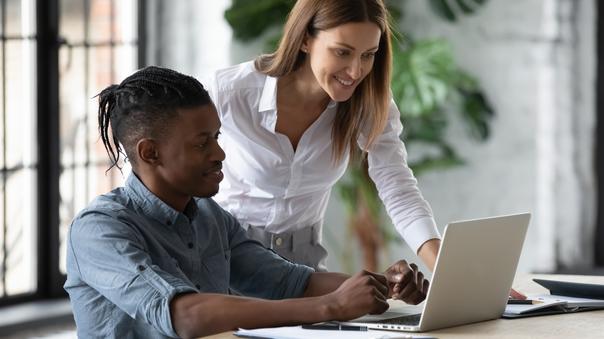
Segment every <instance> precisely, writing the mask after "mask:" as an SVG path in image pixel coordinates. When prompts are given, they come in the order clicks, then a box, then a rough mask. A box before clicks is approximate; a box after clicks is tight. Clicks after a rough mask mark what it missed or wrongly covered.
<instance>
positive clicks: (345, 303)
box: [170, 271, 388, 338]
mask: <svg viewBox="0 0 604 339" xmlns="http://www.w3.org/2000/svg"><path fill="white" fill-rule="evenodd" d="M304 295H305V296H308V297H305V298H297V299H284V300H264V299H256V298H246V297H239V296H229V295H220V294H208V293H188V294H181V295H178V296H176V297H174V298H173V299H172V301H171V302H170V313H171V318H172V324H173V327H174V330H175V331H176V333H178V335H179V336H181V337H183V338H190V337H197V336H205V335H210V334H214V333H220V332H224V331H228V330H234V329H236V328H256V327H272V326H287V325H296V324H305V323H314V322H320V321H328V320H348V319H353V318H356V317H359V316H362V315H364V314H367V313H372V314H379V313H383V312H384V311H386V310H387V309H388V303H387V302H386V298H387V295H388V286H387V283H386V279H385V277H384V276H382V275H380V274H375V273H370V272H366V271H362V272H359V273H357V274H356V275H354V276H352V277H349V278H346V276H345V275H343V274H339V273H313V274H312V275H311V277H310V278H309V281H308V285H307V288H306V291H305V293H304Z"/></svg>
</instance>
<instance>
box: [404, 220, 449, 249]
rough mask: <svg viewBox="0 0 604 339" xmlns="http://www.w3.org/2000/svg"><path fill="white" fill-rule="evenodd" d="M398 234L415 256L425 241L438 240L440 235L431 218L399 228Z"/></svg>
mask: <svg viewBox="0 0 604 339" xmlns="http://www.w3.org/2000/svg"><path fill="white" fill-rule="evenodd" d="M399 232H400V234H401V235H402V236H403V239H405V241H406V242H407V245H409V247H411V249H412V250H413V253H415V254H417V252H418V251H419V248H420V247H421V246H422V245H423V244H424V243H425V242H426V241H428V240H430V239H440V233H439V232H438V229H437V228H436V223H435V222H434V219H433V218H421V219H417V220H415V221H413V222H412V223H411V224H409V225H408V226H407V227H405V228H404V229H402V230H401V229H400V228H399Z"/></svg>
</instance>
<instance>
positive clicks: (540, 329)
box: [208, 274, 604, 339]
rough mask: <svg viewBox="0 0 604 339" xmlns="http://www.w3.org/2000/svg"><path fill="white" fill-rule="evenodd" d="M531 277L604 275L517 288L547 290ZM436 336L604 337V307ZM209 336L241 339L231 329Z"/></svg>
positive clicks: (518, 283)
mask: <svg viewBox="0 0 604 339" xmlns="http://www.w3.org/2000/svg"><path fill="white" fill-rule="evenodd" d="M532 278H543V279H560V280H566V281H575V282H583V283H596V284H604V276H576V275H536V274H533V275H522V276H520V277H518V278H517V279H516V280H515V281H514V288H515V289H517V290H518V291H520V292H523V293H529V294H530V293H547V290H546V289H544V288H543V287H541V286H540V285H537V284H536V283H534V282H533V281H532V280H531V279H532ZM425 334H430V335H433V336H435V337H437V338H443V339H448V338H579V339H584V338H604V310H602V311H589V312H579V313H570V314H559V315H548V316H541V317H530V318H522V319H497V320H491V321H484V322H480V323H475V324H470V325H464V326H457V327H451V328H445V329H441V330H437V331H432V332H426V333H425ZM208 338H212V339H233V338H238V337H236V336H234V335H233V334H232V332H225V333H221V334H217V335H214V336H211V337H208Z"/></svg>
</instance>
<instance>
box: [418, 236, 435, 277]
mask: <svg viewBox="0 0 604 339" xmlns="http://www.w3.org/2000/svg"><path fill="white" fill-rule="evenodd" d="M439 248H440V239H430V240H428V241H426V242H425V243H423V244H422V245H421V246H420V247H419V250H418V251H417V255H418V256H419V257H420V258H421V259H422V261H423V262H424V264H426V266H427V267H428V269H429V270H430V271H434V265H436V257H437V256H438V250H439Z"/></svg>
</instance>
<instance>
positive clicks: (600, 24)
mask: <svg viewBox="0 0 604 339" xmlns="http://www.w3.org/2000/svg"><path fill="white" fill-rule="evenodd" d="M595 6H596V15H597V16H596V17H597V18H603V19H604V4H601V3H600V2H598V1H596V3H595ZM596 22H597V27H596V129H595V136H594V139H595V145H594V149H595V152H594V162H595V173H596V196H597V198H596V214H597V215H596V236H595V237H594V238H595V239H594V242H595V244H594V249H595V250H594V252H595V253H594V257H595V261H594V262H595V266H596V268H598V267H599V268H602V267H604V20H596Z"/></svg>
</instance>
